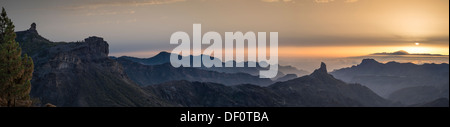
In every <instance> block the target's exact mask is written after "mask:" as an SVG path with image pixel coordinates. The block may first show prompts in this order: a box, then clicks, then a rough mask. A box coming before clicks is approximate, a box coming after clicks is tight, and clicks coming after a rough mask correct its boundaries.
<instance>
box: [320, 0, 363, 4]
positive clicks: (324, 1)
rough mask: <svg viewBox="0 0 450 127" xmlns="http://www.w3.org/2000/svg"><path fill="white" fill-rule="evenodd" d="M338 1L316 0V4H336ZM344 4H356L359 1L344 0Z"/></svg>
mask: <svg viewBox="0 0 450 127" xmlns="http://www.w3.org/2000/svg"><path fill="white" fill-rule="evenodd" d="M335 1H338V0H314V2H315V3H319V4H327V3H331V2H335ZM343 1H344V3H355V2H358V1H359V0H343Z"/></svg>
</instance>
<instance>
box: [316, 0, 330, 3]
mask: <svg viewBox="0 0 450 127" xmlns="http://www.w3.org/2000/svg"><path fill="white" fill-rule="evenodd" d="M314 2H316V3H319V4H325V3H330V2H334V0H314Z"/></svg>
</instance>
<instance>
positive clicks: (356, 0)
mask: <svg viewBox="0 0 450 127" xmlns="http://www.w3.org/2000/svg"><path fill="white" fill-rule="evenodd" d="M355 2H358V0H345V3H355Z"/></svg>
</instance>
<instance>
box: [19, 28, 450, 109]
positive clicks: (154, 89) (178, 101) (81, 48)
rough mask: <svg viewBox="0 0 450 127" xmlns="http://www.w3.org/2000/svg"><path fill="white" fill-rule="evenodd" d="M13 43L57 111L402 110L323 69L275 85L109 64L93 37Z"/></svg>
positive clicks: (235, 75)
mask: <svg viewBox="0 0 450 127" xmlns="http://www.w3.org/2000/svg"><path fill="white" fill-rule="evenodd" d="M16 40H17V41H18V42H19V43H20V45H21V46H22V48H23V53H26V54H28V55H30V56H32V58H33V61H34V63H35V71H34V73H33V79H32V90H31V93H30V94H31V96H32V97H33V98H38V99H39V100H40V101H41V102H42V103H43V104H45V103H51V104H54V105H56V106H63V107H80V106H81V107H103V106H108V107H151V106H188V107H216V106H217V107H224V106H230V107H231V106H234V107H236V106H251V107H255V106H262V107H359V106H369V107H376V106H401V105H398V104H395V103H392V102H391V101H389V100H386V99H384V98H382V97H380V96H378V95H377V94H376V93H374V92H372V91H371V90H370V89H369V88H368V87H366V86H364V85H360V84H356V83H352V84H348V83H345V82H344V81H341V80H339V79H336V78H334V76H333V75H330V74H328V72H327V69H326V65H325V64H324V63H322V65H321V67H320V68H319V69H317V70H315V71H314V72H313V73H312V74H310V75H305V76H301V77H297V76H296V75H298V74H296V73H295V72H299V71H296V70H293V69H292V68H290V69H289V68H287V70H290V71H292V72H294V73H292V72H289V73H288V72H287V73H286V74H287V75H283V77H281V76H280V77H281V78H278V79H277V80H278V81H272V80H271V79H259V78H258V76H257V75H254V74H250V73H245V72H246V71H241V70H229V71H228V70H222V71H220V68H217V69H208V68H206V69H205V68H203V69H201V68H173V67H172V66H171V65H170V63H167V61H164V60H161V59H166V58H167V57H161V58H158V57H160V56H158V55H157V56H155V57H153V59H157V58H158V59H159V60H148V62H147V63H145V62H142V61H140V60H142V59H138V58H132V57H128V58H111V57H108V53H109V45H108V43H107V42H106V41H104V40H103V39H102V38H100V37H89V38H86V39H84V41H81V42H69V43H67V42H51V41H49V40H48V39H45V38H43V37H42V36H40V35H39V34H38V32H37V30H36V27H34V28H33V27H32V28H30V29H29V30H26V31H21V32H17V38H16ZM133 59H134V60H133ZM244 69H245V68H244ZM253 69H255V68H253ZM256 69H258V68H256ZM280 71H283V70H282V69H280ZM447 80H448V79H447ZM440 102H441V101H439V104H440Z"/></svg>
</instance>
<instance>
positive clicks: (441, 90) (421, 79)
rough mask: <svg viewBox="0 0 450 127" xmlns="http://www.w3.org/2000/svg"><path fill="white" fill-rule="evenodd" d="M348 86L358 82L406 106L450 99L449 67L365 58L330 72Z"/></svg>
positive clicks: (446, 65) (445, 65)
mask: <svg viewBox="0 0 450 127" xmlns="http://www.w3.org/2000/svg"><path fill="white" fill-rule="evenodd" d="M331 74H332V75H333V76H335V77H336V78H338V79H341V80H343V81H346V82H350V83H360V84H363V85H364V86H367V87H369V88H370V89H372V90H373V91H374V92H375V93H377V94H378V95H381V96H382V97H384V98H387V99H389V100H392V101H394V102H401V103H403V104H405V105H412V104H418V103H427V102H431V101H434V100H436V99H439V98H447V99H448V97H449V92H448V88H449V78H448V77H449V65H448V64H446V63H442V64H423V65H416V64H413V63H398V62H388V63H380V62H378V61H376V60H374V59H364V60H363V61H362V62H361V64H359V65H357V66H353V67H349V68H343V69H339V70H335V71H333V72H331Z"/></svg>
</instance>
